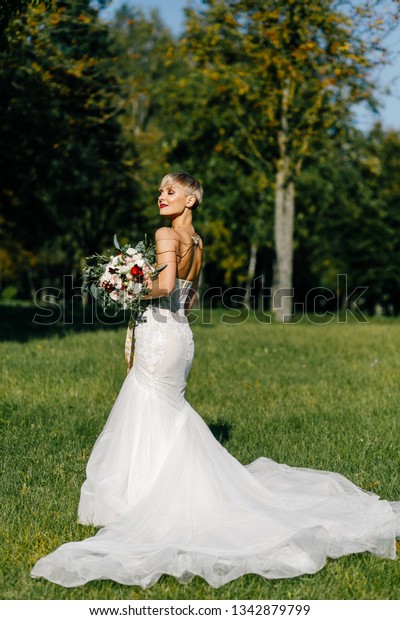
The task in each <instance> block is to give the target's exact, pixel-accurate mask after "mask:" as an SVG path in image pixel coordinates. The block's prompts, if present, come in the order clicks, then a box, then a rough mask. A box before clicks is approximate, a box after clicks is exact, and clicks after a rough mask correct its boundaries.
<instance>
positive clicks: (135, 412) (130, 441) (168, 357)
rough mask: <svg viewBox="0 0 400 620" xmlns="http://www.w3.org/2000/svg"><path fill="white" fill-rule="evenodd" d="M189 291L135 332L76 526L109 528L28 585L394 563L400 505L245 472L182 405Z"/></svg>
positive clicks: (324, 482)
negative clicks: (363, 557)
mask: <svg viewBox="0 0 400 620" xmlns="http://www.w3.org/2000/svg"><path fill="white" fill-rule="evenodd" d="M190 287H191V282H189V281H186V280H177V283H176V289H175V291H174V293H173V294H172V295H171V296H169V297H166V298H161V299H160V304H158V303H157V305H156V304H150V305H149V306H148V308H147V309H146V311H145V313H144V318H145V321H144V322H142V323H140V324H139V325H138V326H137V327H136V333H135V336H136V348H135V361H134V365H133V368H132V369H131V371H130V372H129V374H128V375H127V377H126V379H125V381H124V383H123V385H122V388H121V391H120V393H119V395H118V398H117V400H116V402H115V404H114V406H113V408H112V411H111V413H110V416H109V419H108V421H107V423H106V425H105V427H104V430H103V431H102V433H101V435H100V436H99V438H98V440H97V442H96V444H95V446H94V449H93V452H92V455H91V457H90V460H89V462H88V466H87V480H86V481H85V483H84V484H83V487H82V490H81V500H80V504H79V521H80V522H81V523H84V524H95V525H98V526H102V529H100V530H99V531H98V532H97V534H96V535H95V536H93V537H91V538H87V539H86V540H82V541H80V542H70V543H66V544H63V545H62V546H61V547H59V548H58V549H57V550H56V551H54V552H53V553H50V554H49V555H48V556H46V557H44V558H42V559H40V560H39V561H38V562H37V563H36V565H35V566H34V568H33V570H32V576H33V577H45V578H46V579H49V580H50V581H53V582H55V583H58V584H61V585H63V586H78V585H81V584H84V583H86V582H88V581H90V580H93V579H112V580H114V581H117V582H120V583H123V584H135V585H139V586H142V587H148V586H151V585H152V584H154V583H155V582H156V581H157V580H158V579H159V577H160V576H161V575H163V574H168V575H174V576H175V577H176V578H177V579H178V580H179V581H181V582H187V581H189V580H190V579H191V578H192V577H193V576H195V575H200V576H201V577H203V578H204V579H205V580H206V581H207V582H208V583H209V584H211V585H212V586H215V587H218V586H221V585H223V584H225V583H227V582H228V581H231V580H232V579H236V578H237V577H240V576H241V575H244V574H246V573H256V574H258V575H262V576H263V577H267V578H282V577H294V576H297V575H301V574H303V573H315V572H316V571H318V570H320V569H321V568H322V566H323V565H324V563H325V561H326V558H327V557H332V558H337V557H339V556H343V555H346V554H350V553H358V552H362V551H370V552H371V553H374V554H376V555H378V556H382V557H386V558H392V559H394V558H395V557H396V540H395V539H396V536H399V535H400V502H388V501H383V500H380V499H379V498H378V496H376V495H374V494H371V493H367V492H365V491H362V490H361V489H359V488H358V487H357V486H355V485H354V484H353V483H352V482H350V481H349V480H347V479H346V478H344V477H343V476H341V475H340V474H336V473H330V472H325V471H316V470H312V469H300V468H293V467H289V466H287V465H280V464H278V463H275V462H274V461H272V460H270V459H268V458H259V459H257V460H256V461H254V462H253V463H251V464H250V465H247V466H243V465H241V464H240V463H239V462H238V461H237V460H236V459H235V458H234V457H233V456H231V455H230V454H229V453H228V452H227V451H226V450H225V448H223V447H222V446H221V445H220V444H219V443H218V442H217V441H216V439H215V438H214V436H213V435H212V433H211V432H210V430H209V429H208V427H207V425H206V424H205V423H204V422H203V420H202V419H201V418H200V417H199V415H198V414H197V413H196V412H195V411H194V410H193V409H192V407H191V406H190V405H189V403H188V402H187V401H186V400H185V386H186V380H187V376H188V373H189V370H190V367H191V364H192V359H193V337H192V332H191V329H190V327H189V324H188V322H187V319H186V317H185V315H184V313H183V310H181V308H182V307H183V302H184V300H185V298H186V296H187V293H188V291H189V289H190ZM227 399H228V395H227ZM247 413H248V414H251V412H247Z"/></svg>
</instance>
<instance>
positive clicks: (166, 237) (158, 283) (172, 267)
mask: <svg viewBox="0 0 400 620" xmlns="http://www.w3.org/2000/svg"><path fill="white" fill-rule="evenodd" d="M177 252H178V239H177V237H176V233H175V232H174V231H173V230H172V229H171V228H168V227H166V226H165V227H163V228H159V229H158V230H157V231H156V254H157V264H158V266H159V267H162V266H163V265H166V267H165V268H164V269H163V270H162V271H161V272H160V274H159V276H158V278H157V279H156V280H153V281H152V282H150V284H149V288H150V289H151V292H150V293H149V294H148V295H146V297H145V298H144V299H154V298H156V297H165V295H170V294H171V293H172V291H173V290H174V289H175V285H176V255H177Z"/></svg>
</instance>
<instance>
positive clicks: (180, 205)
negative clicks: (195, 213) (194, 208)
mask: <svg viewBox="0 0 400 620" xmlns="http://www.w3.org/2000/svg"><path fill="white" fill-rule="evenodd" d="M191 198H192V197H191V196H186V195H185V192H184V189H183V188H182V187H181V186H180V185H178V184H175V185H164V186H162V187H160V189H159V195H158V207H159V209H160V215H163V216H166V217H170V216H176V215H181V213H183V211H184V210H185V207H187V206H190V202H191Z"/></svg>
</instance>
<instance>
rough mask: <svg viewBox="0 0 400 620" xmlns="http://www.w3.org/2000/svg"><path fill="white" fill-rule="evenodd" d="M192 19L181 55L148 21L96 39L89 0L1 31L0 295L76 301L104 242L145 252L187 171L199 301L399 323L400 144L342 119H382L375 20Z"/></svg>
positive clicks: (113, 25) (294, 15)
mask: <svg viewBox="0 0 400 620" xmlns="http://www.w3.org/2000/svg"><path fill="white" fill-rule="evenodd" d="M103 4H105V3H103ZM204 4H205V6H204V8H203V10H202V11H201V12H197V13H196V12H194V11H187V22H186V29H185V32H184V33H183V35H182V37H180V38H177V37H175V36H173V35H172V34H171V32H170V31H169V30H168V29H167V28H166V27H165V25H164V24H163V23H162V21H161V20H160V18H159V16H158V15H157V13H155V12H153V13H152V14H150V15H146V16H145V15H144V14H143V13H142V12H141V11H140V10H138V9H135V8H127V7H123V8H122V9H120V10H119V11H118V12H117V13H116V15H115V17H114V19H113V21H112V22H110V23H105V22H104V21H102V19H101V17H100V16H99V13H98V11H97V9H95V8H93V7H92V6H91V4H90V2H89V1H88V0H77V1H74V2H72V1H64V2H59V1H55V0H54V1H53V2H46V3H38V2H31V3H29V2H28V3H23V2H19V3H17V4H15V6H14V7H13V8H10V6H11V5H10V6H9V7H8V9H7V10H8V13H7V14H6V13H4V14H3V16H2V22H1V23H2V26H3V32H2V39H1V51H0V106H1V109H0V112H1V113H0V136H1V145H0V153H1V155H0V158H1V160H0V175H1V187H0V203H1V205H0V206H1V211H0V267H1V274H0V295H1V296H2V298H3V299H10V298H12V297H19V298H25V299H29V298H32V297H33V296H34V295H35V293H36V292H37V291H38V290H39V289H49V288H51V287H56V288H63V287H64V288H68V287H70V286H72V285H73V284H75V286H79V284H80V271H81V269H82V267H83V259H84V257H85V256H86V255H88V254H91V253H93V252H95V251H101V250H103V249H105V248H107V247H110V246H111V245H112V239H113V235H114V233H117V234H118V237H119V238H120V239H121V240H122V241H124V240H131V241H135V240H139V239H140V238H142V236H143V234H144V233H145V232H147V233H148V234H150V235H151V233H152V231H153V230H154V228H155V227H156V226H158V225H159V224H160V218H159V215H158V210H157V204H156V197H157V190H158V184H159V181H160V178H161V177H162V176H163V175H164V174H165V173H166V172H168V171H170V170H171V169H172V170H175V169H186V170H188V171H189V172H191V173H192V174H195V175H196V176H198V178H200V180H201V181H202V182H203V184H204V186H205V191H206V198H205V202H204V205H203V206H202V207H201V209H199V210H198V212H197V213H196V220H197V223H196V226H197V228H198V230H199V232H201V234H202V235H203V237H204V240H205V244H206V248H207V250H206V253H205V268H204V274H203V287H204V288H206V287H221V289H232V294H233V293H241V294H242V295H244V293H245V290H247V302H248V303H252V304H256V305H257V304H260V303H262V302H261V300H262V298H264V302H263V303H264V305H265V306H268V305H269V303H270V300H271V294H270V292H269V289H271V293H272V292H273V291H274V290H276V289H277V288H279V287H280V288H288V287H290V286H292V285H293V287H294V301H295V302H297V303H299V302H301V303H305V304H306V305H307V307H308V309H311V310H312V309H314V308H315V309H317V310H320V311H321V309H322V310H323V309H324V308H325V309H332V308H338V307H340V308H343V307H346V305H347V304H349V303H351V301H353V302H354V301H356V303H357V304H358V305H359V306H360V308H363V309H364V310H366V311H368V312H370V313H373V312H374V311H375V309H376V308H377V307H381V308H383V310H384V311H385V312H386V313H388V314H391V313H398V312H399V311H400V295H399V290H400V270H399V260H398V256H399V249H400V247H399V246H400V242H399V231H400V209H399V198H400V175H399V172H400V163H399V162H400V133H399V132H396V131H388V130H383V129H382V128H381V127H380V126H379V125H378V124H377V125H376V126H375V127H374V128H373V129H372V130H371V131H370V132H369V133H368V134H365V133H362V132H361V131H359V130H357V128H356V126H355V124H354V119H353V117H352V114H351V110H352V105H353V104H354V103H357V102H358V101H361V100H364V101H369V102H370V103H371V105H374V85H373V83H372V79H371V70H372V69H373V67H374V63H375V62H377V56H376V54H375V56H374V51H373V50H376V49H378V43H379V42H380V39H381V38H382V36H383V33H384V29H385V27H386V25H385V23H384V20H383V19H380V15H379V14H378V13H376V11H375V13H373V17H371V15H372V14H369V13H368V12H365V11H366V5H367V4H368V3H365V2H364V3H363V11H364V13H360V12H358V13H357V11H356V9H357V6H356V4H353V3H347V5H348V6H347V8H346V7H345V8H342V9H341V7H340V3H338V2H333V1H325V0H324V1H322V0H321V2H308V1H306V2H305V1H302V2H299V1H298V0H290V1H289V2H288V3H285V8H282V6H281V4H282V3H279V2H274V1H272V0H271V1H269V2H263V3H261V4H262V9H261V8H260V7H261V4H260V3H259V2H257V1H251V0H246V1H243V2H237V1H236V2H233V1H228V0H226V1H224V2H218V3H216V2H212V1H211V0H210V1H208V2H206V3H204ZM342 4H343V3H342ZM369 4H373V3H369ZM382 4H385V7H381V8H382V13H384V11H383V8H385V10H387V9H388V6H389V8H390V5H391V3H390V2H388V3H381V5H382ZM4 6H5V7H7V6H8V5H7V3H5V5H4ZM349 7H350V8H351V11H354V12H355V14H356V15H358V21H357V22H355V21H352V20H354V19H355V18H354V17H352V13H351V11H350V8H349ZM372 8H373V7H370V9H371V10H372ZM358 11H360V7H358ZM386 14H389V13H385V15H386ZM100 15H101V14H100ZM391 16H392V18H393V13H392V14H391ZM368 20H369V21H368ZM371 20H373V22H371ZM379 22H380V23H379ZM355 23H357V28H356V27H355ZM371 23H372V24H373V26H374V27H373V28H372V29H371V28H370V30H369V32H370V33H371V34H370V35H369V36H370V38H369V39H368V38H366V35H365V33H363V32H362V31H361V25H363V26H364V27H366V26H367V25H368V26H371ZM360 24H361V25H360ZM381 47H382V46H381ZM67 274H72V276H73V280H71V278H67V279H65V278H63V276H65V275H67ZM339 274H347V278H346V280H344V278H343V276H340V277H339ZM66 282H68V286H67V285H66V284H65V283H66ZM344 282H346V284H345V286H344ZM356 287H365V290H364V292H363V293H362V295H360V299H361V301H360V299H357V295H356V294H355V295H353V297H351V296H350V292H351V291H353V290H354V289H355V288H356ZM238 288H239V290H238ZM360 290H361V289H360ZM65 294H66V295H68V291H65ZM228 297H229V295H228ZM284 310H285V313H286V314H287V313H289V314H290V312H291V307H290V306H288V307H286V308H284Z"/></svg>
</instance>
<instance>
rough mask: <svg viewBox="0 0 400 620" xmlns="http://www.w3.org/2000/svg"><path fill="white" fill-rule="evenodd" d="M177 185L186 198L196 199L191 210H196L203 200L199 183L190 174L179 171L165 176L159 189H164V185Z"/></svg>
mask: <svg viewBox="0 0 400 620" xmlns="http://www.w3.org/2000/svg"><path fill="white" fill-rule="evenodd" d="M174 183H177V184H178V185H180V186H181V187H182V188H183V190H184V192H185V195H186V196H194V197H195V198H196V203H195V205H194V206H193V209H196V208H197V207H198V206H199V204H201V202H202V200H203V193H204V192H203V188H202V186H201V183H200V182H199V181H198V180H197V179H195V178H194V177H192V175H191V174H189V173H188V172H185V171H184V170H181V171H180V172H171V173H170V174H166V175H165V177H164V178H163V180H162V181H161V187H165V186H166V185H173V184H174Z"/></svg>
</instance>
